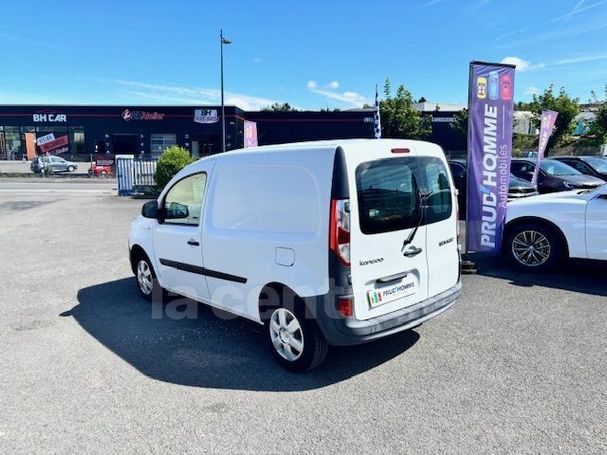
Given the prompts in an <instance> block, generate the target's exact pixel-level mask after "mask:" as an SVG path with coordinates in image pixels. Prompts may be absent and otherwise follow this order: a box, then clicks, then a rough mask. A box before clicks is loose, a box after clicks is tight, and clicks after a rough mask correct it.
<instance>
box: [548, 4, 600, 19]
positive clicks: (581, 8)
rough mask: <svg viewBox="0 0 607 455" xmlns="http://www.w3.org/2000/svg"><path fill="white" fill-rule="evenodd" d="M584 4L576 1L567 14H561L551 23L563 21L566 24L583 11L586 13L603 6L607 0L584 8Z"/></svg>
mask: <svg viewBox="0 0 607 455" xmlns="http://www.w3.org/2000/svg"><path fill="white" fill-rule="evenodd" d="M584 3H585V2H584V0H580V1H578V2H577V3H576V4H575V5H574V6H573V8H572V9H571V10H570V11H569V12H568V13H567V14H563V15H562V16H559V17H555V18H554V19H552V21H551V22H554V21H560V20H564V21H565V22H566V21H568V20H569V19H571V18H572V17H573V16H577V15H578V14H580V13H583V12H584V11H588V10H590V9H593V8H596V7H597V6H601V5H604V4H605V3H607V0H601V1H598V2H594V3H591V4H590V5H586V6H584Z"/></svg>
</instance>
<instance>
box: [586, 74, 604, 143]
mask: <svg viewBox="0 0 607 455" xmlns="http://www.w3.org/2000/svg"><path fill="white" fill-rule="evenodd" d="M593 104H596V105H597V106H598V109H597V111H596V113H595V114H596V117H595V118H594V120H593V121H592V122H591V123H590V132H589V133H590V134H591V135H592V136H595V138H596V139H595V141H596V143H597V145H598V144H605V143H607V85H605V99H604V100H603V101H599V100H598V99H597V97H596V95H594V93H593Z"/></svg>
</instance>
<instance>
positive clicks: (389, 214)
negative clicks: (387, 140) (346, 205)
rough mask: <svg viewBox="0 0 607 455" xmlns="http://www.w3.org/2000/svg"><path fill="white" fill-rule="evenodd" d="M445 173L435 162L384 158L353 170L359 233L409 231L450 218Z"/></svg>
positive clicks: (408, 158)
mask: <svg viewBox="0 0 607 455" xmlns="http://www.w3.org/2000/svg"><path fill="white" fill-rule="evenodd" d="M448 175H449V174H448V173H447V169H446V168H445V165H444V164H443V162H442V161H441V160H440V159H438V158H432V157H424V158H419V157H403V158H388V159H383V160H377V161H370V162H367V163H363V164H361V165H359V166H358V168H357V169H356V187H357V194H358V211H359V224H360V229H361V231H362V232H363V233H364V234H379V233H383V232H391V231H398V230H403V229H410V228H413V227H415V226H417V224H418V223H419V222H420V217H421V218H422V220H421V224H422V225H424V224H431V223H436V222H438V221H442V220H445V219H448V218H449V217H450V216H451V211H452V201H451V187H450V184H449V177H448Z"/></svg>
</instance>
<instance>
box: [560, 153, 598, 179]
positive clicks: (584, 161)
mask: <svg viewBox="0 0 607 455" xmlns="http://www.w3.org/2000/svg"><path fill="white" fill-rule="evenodd" d="M553 159H555V160H558V161H560V162H561V163H565V164H567V165H568V166H571V167H572V168H575V169H577V170H578V171H580V172H581V173H582V174H586V175H592V176H593V177H597V178H599V179H601V180H604V181H606V182H607V158H605V157H603V156H555V157H554V158H553Z"/></svg>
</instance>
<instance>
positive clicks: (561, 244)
mask: <svg viewBox="0 0 607 455" xmlns="http://www.w3.org/2000/svg"><path fill="white" fill-rule="evenodd" d="M503 250H504V253H505V254H507V255H508V256H509V258H510V259H511V260H512V262H513V263H514V264H516V265H517V266H519V267H520V268H522V269H526V270H549V269H554V268H555V267H557V266H558V265H559V264H560V263H562V261H563V260H565V259H567V258H583V259H599V260H607V185H602V186H600V187H598V188H596V189H594V190H582V191H567V192H562V193H551V194H544V195H541V196H533V197H530V198H526V199H521V200H517V201H513V202H511V203H509V204H508V213H507V217H506V229H505V234H504V244H503Z"/></svg>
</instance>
